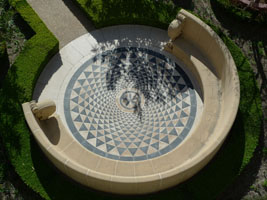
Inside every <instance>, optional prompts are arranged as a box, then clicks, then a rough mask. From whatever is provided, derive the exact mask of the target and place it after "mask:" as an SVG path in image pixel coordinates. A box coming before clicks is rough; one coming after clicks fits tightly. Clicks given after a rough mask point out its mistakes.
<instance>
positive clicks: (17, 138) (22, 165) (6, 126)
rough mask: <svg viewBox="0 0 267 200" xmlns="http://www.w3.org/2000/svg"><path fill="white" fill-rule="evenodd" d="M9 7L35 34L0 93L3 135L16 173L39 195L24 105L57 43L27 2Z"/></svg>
mask: <svg viewBox="0 0 267 200" xmlns="http://www.w3.org/2000/svg"><path fill="white" fill-rule="evenodd" d="M9 3H10V4H11V5H12V6H13V7H14V8H15V10H16V11H17V12H18V13H20V15H21V16H22V18H23V19H24V20H25V21H26V22H27V23H28V24H29V25H30V26H31V28H32V29H33V30H34V31H35V33H36V34H35V35H34V36H33V37H32V38H30V39H29V40H28V41H27V42H26V43H25V46H24V49H23V50H22V51H21V52H20V54H19V56H18V57H17V59H16V60H15V62H14V64H13V65H12V67H11V68H10V70H9V71H8V73H7V77H6V78H5V80H4V82H3V85H2V88H1V90H0V96H1V98H0V113H1V115H0V133H1V136H2V138H3V140H4V143H5V147H6V150H7V152H8V156H9V159H10V161H11V163H12V164H13V165H14V168H15V170H16V172H17V173H18V174H19V175H20V176H21V178H22V179H23V181H24V182H25V183H26V184H27V185H29V186H30V187H32V188H33V189H34V190H35V191H38V190H39V188H40V187H42V186H41V184H40V182H39V181H38V176H37V175H36V173H33V171H32V166H33V163H32V159H31V155H30V151H31V147H30V137H29V136H30V131H29V129H28V127H27V124H26V123H25V120H24V115H23V112H22V108H21V104H22V103H23V102H25V101H30V100H31V99H32V92H33V89H34V85H35V83H36V80H37V78H38V76H39V74H40V72H41V71H42V69H43V67H44V66H45V64H46V63H47V62H48V61H49V60H50V58H51V57H52V56H53V55H54V54H55V53H56V52H57V51H58V41H57V39H56V38H55V37H54V36H53V35H52V33H51V32H50V31H49V30H48V29H47V28H46V26H45V25H44V24H43V22H42V21H41V20H40V19H39V17H38V16H37V15H36V13H35V12H34V11H33V10H32V8H31V7H30V6H29V5H28V3H27V2H26V0H14V1H13V0H10V1H9ZM29 169H30V170H29Z"/></svg>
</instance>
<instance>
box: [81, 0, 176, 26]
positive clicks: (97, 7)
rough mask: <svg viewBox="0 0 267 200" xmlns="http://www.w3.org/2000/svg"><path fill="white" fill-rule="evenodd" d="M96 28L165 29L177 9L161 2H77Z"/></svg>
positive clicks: (113, 0)
mask: <svg viewBox="0 0 267 200" xmlns="http://www.w3.org/2000/svg"><path fill="white" fill-rule="evenodd" d="M76 2H77V3H78V5H79V6H80V7H81V8H82V9H83V10H84V11H85V13H86V14H87V15H88V16H89V18H90V19H91V21H92V22H93V24H94V26H95V27H96V28H101V27H105V26H112V25H118V24H142V25H150V26H155V27H159V28H164V29H166V28H167V27H168V25H169V23H170V22H171V21H172V20H173V19H174V18H175V16H176V14H177V12H178V11H179V8H178V7H176V6H174V5H173V4H171V3H170V2H169V3H166V2H164V1H162V0H158V1H155V0H127V1H125V0H77V1H76Z"/></svg>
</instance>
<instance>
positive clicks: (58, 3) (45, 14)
mask: <svg viewBox="0 0 267 200" xmlns="http://www.w3.org/2000/svg"><path fill="white" fill-rule="evenodd" d="M27 2H28V3H29V4H30V5H31V7H32V8H33V9H34V10H35V12H36V13H37V14H38V15H39V16H40V18H41V19H42V20H43V22H44V23H45V24H46V26H47V27H48V29H49V30H50V31H51V32H52V33H53V34H54V35H55V36H56V37H57V39H58V40H59V47H60V48H62V47H64V46H65V45H66V44H68V43H69V42H70V41H72V40H74V39H75V38H77V37H79V36H81V35H83V34H85V33H87V32H89V31H92V30H94V29H95V28H94V26H93V25H92V23H91V22H90V21H89V20H88V19H87V18H86V16H85V14H84V13H83V12H82V11H81V10H80V9H79V8H78V7H77V6H76V5H75V4H74V3H73V2H72V1H70V0H27Z"/></svg>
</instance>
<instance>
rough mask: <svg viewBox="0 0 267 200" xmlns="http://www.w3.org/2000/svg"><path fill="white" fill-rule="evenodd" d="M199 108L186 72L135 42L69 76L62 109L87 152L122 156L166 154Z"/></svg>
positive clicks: (187, 130) (137, 157)
mask: <svg viewBox="0 0 267 200" xmlns="http://www.w3.org/2000/svg"><path fill="white" fill-rule="evenodd" d="M196 112H197V100H196V91H195V89H194V87H193V84H192V82H191V81H190V79H189V77H188V75H187V74H186V73H185V72H184V71H183V70H182V68H181V67H180V66H179V65H178V64H177V63H175V62H174V61H173V60H171V59H169V58H167V57H165V56H164V55H163V54H161V53H159V52H155V51H152V50H149V49H143V48H137V47H129V48H125V47H120V48H115V49H113V50H107V51H103V52H102V53H100V54H98V55H95V56H94V57H92V58H90V59H88V60H87V61H86V62H84V63H83V64H82V65H81V66H80V67H78V68H77V70H76V72H75V73H74V74H73V76H72V77H71V79H70V81H69V82H68V84H67V88H66V90H65V94H64V114H65V118H66V123H67V125H68V127H69V129H70V131H71V133H72V134H73V136H74V137H75V138H76V139H77V140H78V141H79V142H80V143H81V144H82V145H83V146H84V147H86V148H87V149H88V150H89V151H92V152H94V153H96V154H98V155H100V156H103V157H107V158H110V159H115V160H121V161H140V160H147V159H151V158H155V157H158V156H161V155H164V154H166V153H168V152H170V151H171V150H173V149H174V148H176V147H177V146H178V145H179V144H180V143H181V142H182V141H183V140H184V139H185V138H186V137H187V136H188V135H189V133H190V130H191V129H192V126H193V123H194V120H195V118H196Z"/></svg>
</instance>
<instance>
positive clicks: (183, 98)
mask: <svg viewBox="0 0 267 200" xmlns="http://www.w3.org/2000/svg"><path fill="white" fill-rule="evenodd" d="M196 32H197V33H198V34H197V35H196V34H195V33H196ZM169 36H170V38H171V39H169V37H168V34H167V32H166V31H163V30H160V29H156V28H152V27H146V26H137V25H122V26H114V27H108V28H104V29H99V30H96V31H93V32H91V33H88V34H86V35H83V36H81V37H80V38H77V39H76V40H74V41H72V42H71V43H70V44H68V45H67V46H65V47H64V48H63V49H61V50H60V52H59V53H58V54H57V55H56V56H55V57H54V58H53V59H52V60H51V61H50V62H49V64H48V65H47V66H46V68H45V69H44V71H43V72H42V74H41V76H40V77H39V80H38V82H37V84H36V88H35V92H34V96H33V99H34V100H36V101H37V102H39V103H36V102H35V101H33V102H30V103H25V104H23V109H24V113H25V117H26V120H27V122H28V124H29V127H30V128H31V130H32V132H33V134H34V136H35V138H36V140H37V142H38V143H39V145H40V147H41V148H42V150H43V151H44V152H45V154H46V155H47V156H48V158H49V159H50V160H51V161H52V162H53V164H55V165H56V167H57V168H58V169H60V170H61V171H62V172H64V173H65V174H66V175H68V176H69V177H71V178H72V179H74V180H76V181H78V182H80V183H81V184H83V185H86V186H89V187H92V188H95V189H99V190H103V191H106V192H113V193H120V194H143V193H149V192H155V191H158V190H162V189H165V188H168V187H170V186H173V185H175V184H178V183H180V182H182V181H184V180H186V179H188V178H189V177H191V176H193V175H194V174H195V173H196V172H198V171H199V170H200V169H201V168H202V167H203V166H205V164H207V162H208V161H209V160H210V159H211V158H212V157H213V156H214V154H215V153H216V152H217V151H218V149H219V147H220V146H221V144H222V143H223V141H224V139H225V137H226V136H227V133H228V132H229V130H230V128H231V125H232V123H233V121H234V119H235V116H236V112H237V108H238V103H239V81H238V76H237V73H236V68H235V65H234V62H233V60H232V57H231V55H230V53H229V51H228V50H227V48H226V47H225V45H224V44H223V42H222V41H221V40H220V39H219V37H218V36H217V35H216V34H215V33H214V32H213V31H212V30H211V29H210V28H209V27H208V26H207V25H206V24H205V23H203V22H202V21H201V20H199V19H198V18H196V17H195V16H193V15H192V14H190V13H188V12H186V11H184V10H182V11H180V13H179V15H178V16H177V19H176V20H175V21H174V22H173V23H172V24H171V25H170V28H169ZM47 99H48V100H49V101H45V100H47ZM40 102H47V103H40ZM53 102H54V104H53ZM46 104H47V105H49V106H47V107H46V106H45V105H46ZM51 105H56V112H55V113H54V114H51V112H50V111H49V112H46V113H49V114H51V115H50V117H49V118H48V119H47V117H45V118H42V117H40V116H42V113H44V112H45V110H46V109H50V110H51ZM52 107H53V106H52ZM33 109H34V112H33V111H32V110H33ZM53 109H54V107H53ZM46 116H47V114H46Z"/></svg>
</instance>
